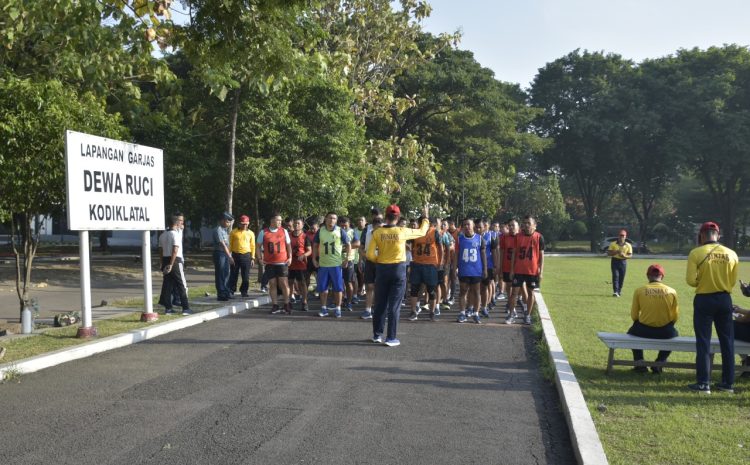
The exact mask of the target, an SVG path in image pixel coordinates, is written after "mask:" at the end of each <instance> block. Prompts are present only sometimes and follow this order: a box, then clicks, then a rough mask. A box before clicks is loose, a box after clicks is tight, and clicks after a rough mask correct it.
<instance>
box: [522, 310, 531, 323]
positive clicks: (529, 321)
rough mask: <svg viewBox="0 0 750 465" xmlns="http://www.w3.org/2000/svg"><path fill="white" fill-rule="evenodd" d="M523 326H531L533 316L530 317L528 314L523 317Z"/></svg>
mask: <svg viewBox="0 0 750 465" xmlns="http://www.w3.org/2000/svg"><path fill="white" fill-rule="evenodd" d="M523 324H525V325H530V324H531V315H529V314H528V313H527V314H526V316H524V317H523Z"/></svg>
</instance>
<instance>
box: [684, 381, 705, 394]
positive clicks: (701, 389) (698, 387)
mask: <svg viewBox="0 0 750 465" xmlns="http://www.w3.org/2000/svg"><path fill="white" fill-rule="evenodd" d="M688 389H690V390H691V391H696V392H698V393H699V394H711V387H710V386H709V385H708V384H704V383H695V384H688Z"/></svg>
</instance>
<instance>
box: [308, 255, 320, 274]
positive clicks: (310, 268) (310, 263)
mask: <svg viewBox="0 0 750 465" xmlns="http://www.w3.org/2000/svg"><path fill="white" fill-rule="evenodd" d="M316 271H318V268H316V267H315V265H313V261H312V259H310V257H308V259H307V272H308V273H310V274H312V273H315V272H316Z"/></svg>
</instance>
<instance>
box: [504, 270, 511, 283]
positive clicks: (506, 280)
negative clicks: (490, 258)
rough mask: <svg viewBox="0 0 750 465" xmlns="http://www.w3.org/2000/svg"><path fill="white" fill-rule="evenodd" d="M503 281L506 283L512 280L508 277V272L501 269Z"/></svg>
mask: <svg viewBox="0 0 750 465" xmlns="http://www.w3.org/2000/svg"><path fill="white" fill-rule="evenodd" d="M503 282H504V283H508V284H510V283H512V282H513V280H512V279H510V272H506V271H503Z"/></svg>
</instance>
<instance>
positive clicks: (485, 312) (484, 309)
mask: <svg viewBox="0 0 750 465" xmlns="http://www.w3.org/2000/svg"><path fill="white" fill-rule="evenodd" d="M482 316H483V317H485V318H489V317H490V311H489V310H487V307H485V308H483V309H482Z"/></svg>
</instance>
